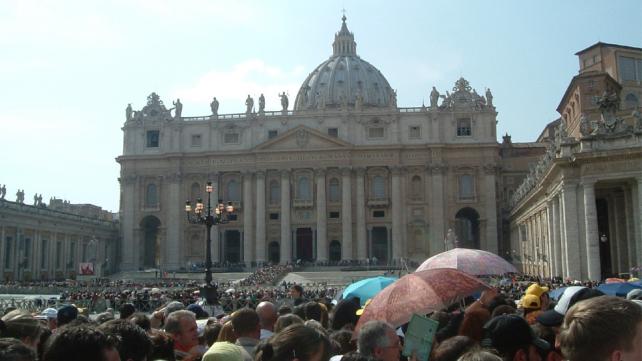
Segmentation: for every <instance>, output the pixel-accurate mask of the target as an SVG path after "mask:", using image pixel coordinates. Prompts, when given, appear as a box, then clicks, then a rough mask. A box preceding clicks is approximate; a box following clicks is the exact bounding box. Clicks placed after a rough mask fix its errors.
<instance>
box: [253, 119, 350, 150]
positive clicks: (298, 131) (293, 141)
mask: <svg viewBox="0 0 642 361" xmlns="http://www.w3.org/2000/svg"><path fill="white" fill-rule="evenodd" d="M351 146H352V144H350V143H348V142H345V141H343V140H341V139H338V138H335V137H331V136H329V135H327V134H324V133H321V132H320V131H318V130H315V129H312V128H308V127H306V126H303V125H299V126H298V127H296V128H293V129H290V130H288V131H287V132H285V133H283V134H280V135H279V136H277V137H276V138H273V139H270V140H268V141H266V142H264V143H261V144H259V145H258V146H256V148H254V149H255V150H261V151H265V150H323V149H337V148H349V147H351Z"/></svg>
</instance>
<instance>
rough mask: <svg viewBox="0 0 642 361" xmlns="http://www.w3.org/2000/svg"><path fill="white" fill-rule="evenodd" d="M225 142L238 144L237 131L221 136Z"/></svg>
mask: <svg viewBox="0 0 642 361" xmlns="http://www.w3.org/2000/svg"><path fill="white" fill-rule="evenodd" d="M223 142H224V143H225V144H238V143H239V133H226V134H225V137H224V138H223Z"/></svg>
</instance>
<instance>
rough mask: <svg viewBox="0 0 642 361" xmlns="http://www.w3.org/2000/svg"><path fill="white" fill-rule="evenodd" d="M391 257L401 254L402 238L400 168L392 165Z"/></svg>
mask: <svg viewBox="0 0 642 361" xmlns="http://www.w3.org/2000/svg"><path fill="white" fill-rule="evenodd" d="M391 172H392V184H391V187H392V189H391V192H392V259H393V260H397V259H398V258H400V257H402V256H403V255H402V254H401V251H402V249H403V248H402V246H403V240H402V239H401V237H402V234H403V233H402V230H401V227H403V226H402V221H401V220H402V218H401V212H402V207H403V205H402V204H401V202H402V201H401V168H400V167H392V169H391Z"/></svg>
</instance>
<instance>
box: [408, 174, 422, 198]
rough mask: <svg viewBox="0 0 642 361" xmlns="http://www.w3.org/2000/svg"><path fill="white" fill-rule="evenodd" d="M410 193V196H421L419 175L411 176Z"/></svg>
mask: <svg viewBox="0 0 642 361" xmlns="http://www.w3.org/2000/svg"><path fill="white" fill-rule="evenodd" d="M410 194H412V198H421V177H419V176H418V175H416V176H414V177H412V180H411V181H410Z"/></svg>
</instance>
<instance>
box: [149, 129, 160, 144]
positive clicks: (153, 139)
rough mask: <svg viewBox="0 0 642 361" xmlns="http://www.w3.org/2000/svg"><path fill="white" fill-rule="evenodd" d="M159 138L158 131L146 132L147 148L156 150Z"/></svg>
mask: <svg viewBox="0 0 642 361" xmlns="http://www.w3.org/2000/svg"><path fill="white" fill-rule="evenodd" d="M159 138H160V131H158V130H148V131H147V148H158V145H159Z"/></svg>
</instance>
